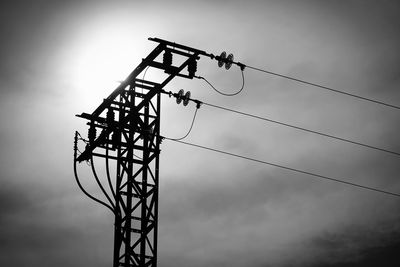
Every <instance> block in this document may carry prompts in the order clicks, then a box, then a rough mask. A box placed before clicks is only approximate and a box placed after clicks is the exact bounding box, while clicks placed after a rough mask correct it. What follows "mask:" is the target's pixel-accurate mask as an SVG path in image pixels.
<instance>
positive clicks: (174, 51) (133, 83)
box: [77, 38, 211, 162]
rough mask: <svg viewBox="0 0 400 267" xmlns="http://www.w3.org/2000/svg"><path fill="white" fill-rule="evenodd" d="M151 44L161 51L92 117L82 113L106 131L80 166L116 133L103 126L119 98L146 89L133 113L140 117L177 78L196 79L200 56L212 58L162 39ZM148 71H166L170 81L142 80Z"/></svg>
mask: <svg viewBox="0 0 400 267" xmlns="http://www.w3.org/2000/svg"><path fill="white" fill-rule="evenodd" d="M149 40H151V41H154V42H157V43H158V45H157V47H156V48H154V50H153V51H152V52H151V53H150V54H149V55H148V56H147V57H146V58H144V59H143V60H142V62H141V63H140V64H139V65H138V66H137V67H136V68H135V69H134V70H133V71H132V72H131V73H130V74H129V75H128V77H127V78H126V79H125V80H124V81H122V82H121V83H120V85H119V86H118V87H117V88H115V89H114V91H113V92H112V93H111V94H110V95H109V96H108V97H107V98H105V99H104V101H103V103H101V104H100V105H99V106H98V107H97V108H96V109H95V110H94V111H93V112H92V113H91V114H89V113H82V114H80V115H77V117H81V118H84V119H87V120H88V121H89V122H88V124H89V125H94V126H95V127H97V128H102V129H103V130H102V132H101V133H100V134H99V136H95V137H93V136H92V138H91V142H90V143H89V144H88V145H87V146H86V148H85V150H84V151H83V152H82V153H81V154H80V155H79V156H78V158H77V161H78V162H82V161H85V160H88V159H90V157H91V155H92V152H93V150H95V149H96V148H97V147H101V145H102V144H104V142H105V140H106V137H107V136H109V135H110V134H112V132H113V131H114V130H115V128H113V127H102V126H107V125H106V124H107V110H108V109H110V108H112V106H113V103H115V102H116V99H117V97H119V96H123V95H125V93H126V90H129V88H132V87H135V88H141V89H143V93H142V95H141V98H142V101H141V102H140V103H138V104H137V105H136V106H135V107H133V108H134V109H135V110H133V112H135V113H137V114H139V112H140V110H141V109H142V108H143V107H144V106H145V105H146V104H147V103H148V102H149V101H151V99H152V98H153V97H154V96H156V95H157V94H160V93H162V92H163V88H164V87H165V86H166V85H167V84H168V83H169V82H170V81H171V80H172V79H173V78H175V77H182V78H187V79H193V77H195V74H196V71H197V60H198V59H199V56H200V55H203V56H209V57H211V55H210V54H207V53H206V52H204V51H201V50H198V49H195V48H191V47H188V46H184V45H181V44H177V43H172V42H169V41H165V40H162V39H158V38H149ZM162 53H164V54H163V57H162V60H157V59H159V58H160V57H159V56H160V55H161V54H162ZM174 55H179V57H181V58H182V57H183V58H184V60H183V62H182V63H180V64H177V65H174V64H173V56H174ZM148 67H152V68H156V69H160V70H162V71H164V73H166V74H167V76H166V78H165V79H163V80H162V81H161V82H152V81H146V80H143V79H139V78H138V77H140V74H141V73H142V72H143V71H145V69H146V68H148ZM125 123H128V122H127V121H126V122H125V121H119V124H120V125H124V124H125Z"/></svg>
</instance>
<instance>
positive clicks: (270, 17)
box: [0, 0, 400, 267]
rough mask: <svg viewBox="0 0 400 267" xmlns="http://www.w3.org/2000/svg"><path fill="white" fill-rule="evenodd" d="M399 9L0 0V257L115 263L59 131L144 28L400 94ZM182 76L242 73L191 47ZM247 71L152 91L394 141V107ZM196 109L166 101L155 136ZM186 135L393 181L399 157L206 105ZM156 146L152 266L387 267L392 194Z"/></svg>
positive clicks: (342, 84) (397, 245)
mask: <svg viewBox="0 0 400 267" xmlns="http://www.w3.org/2000/svg"><path fill="white" fill-rule="evenodd" d="M399 12H400V4H399V3H398V1H395V0H393V1H361V0H360V1H104V2H102V1H87V2H86V1H40V0H39V1H2V2H1V4H0V14H1V16H0V20H1V23H0V29H1V36H2V37H1V42H0V53H1V60H0V86H1V87H0V88H1V91H0V118H1V124H0V147H1V157H0V170H1V176H0V178H1V186H0V214H1V217H0V266H40V267H47V266H61V267H67V266H75V267H83V266H85V267H86V266H104V267H105V266H111V265H112V251H113V223H114V220H113V216H112V215H111V214H110V212H109V211H108V210H106V209H105V208H104V207H102V206H99V205H98V204H97V203H95V202H93V201H91V200H90V199H88V198H86V197H85V195H84V194H83V193H82V192H81V191H80V190H79V188H78V186H77V185H76V183H75V180H74V177H73V170H72V159H73V135H74V131H75V130H78V131H80V132H81V133H82V135H86V133H87V126H86V125H85V122H84V121H83V120H82V119H79V118H77V117H75V114H80V113H82V112H87V113H91V112H92V111H93V110H94V109H95V108H96V107H97V106H98V105H99V104H100V103H101V102H102V100H103V98H106V97H107V96H108V95H109V94H110V93H111V92H112V91H113V90H114V88H115V87H116V86H117V85H118V82H119V81H121V80H123V79H124V78H125V77H126V75H127V74H128V73H130V72H131V71H132V70H133V69H134V68H135V67H136V66H137V65H138V64H139V63H140V62H141V60H142V58H144V57H146V56H147V55H148V53H150V51H152V49H153V48H154V47H155V46H156V43H154V42H151V41H149V40H148V37H158V38H162V39H166V40H169V41H172V42H177V43H180V44H184V45H188V46H191V47H194V48H197V49H201V50H205V51H207V52H209V53H213V54H219V53H221V52H222V51H226V52H227V53H233V54H234V56H235V60H238V61H240V62H242V63H244V64H247V65H249V66H254V67H258V68H262V69H265V70H269V71H273V72H277V73H280V74H283V75H288V76H292V77H296V78H301V79H304V80H307V81H310V82H314V83H318V84H322V85H325V86H329V87H332V88H335V89H339V90H342V91H345V92H348V93H351V94H357V95H361V96H364V97H367V98H372V99H376V100H379V101H382V102H385V103H390V104H393V105H397V106H400V91H399V85H400V73H399V70H400V53H399V47H400V39H399V36H400V17H399V15H398V14H399ZM151 75H152V74H151V73H149V79H150V78H151ZM197 75H200V76H203V77H205V78H206V79H207V80H208V81H210V83H212V84H213V85H214V86H215V87H216V88H217V89H219V90H220V91H223V92H225V93H233V92H235V91H237V90H238V89H239V88H240V86H241V83H242V78H241V75H240V70H239V68H238V67H237V66H233V67H232V68H231V69H230V70H229V71H227V70H225V69H223V68H219V67H218V65H217V62H216V61H215V60H211V59H209V58H204V57H203V58H201V59H200V60H199V64H198V70H197ZM244 77H245V87H244V90H243V91H242V92H241V93H240V94H238V95H237V96H234V97H225V96H222V95H220V94H218V93H217V92H215V91H214V90H213V89H212V88H211V87H210V86H209V85H208V84H207V83H205V82H204V81H203V80H199V79H193V80H188V79H182V78H176V79H174V81H173V82H171V83H170V84H169V85H168V86H167V87H166V88H165V89H166V90H168V91H169V90H170V91H173V92H177V91H178V90H179V89H181V88H183V89H184V90H185V91H187V90H190V91H191V93H192V97H193V98H195V99H199V100H201V101H204V102H207V103H212V104H215V105H219V106H223V107H227V108H231V109H235V110H240V111H243V112H247V113H251V114H255V115H258V116H261V117H265V118H269V119H273V120H277V121H281V122H284V123H287V124H291V125H296V126H299V127H303V128H307V129H311V130H314V131H319V132H323V133H326V134H329V135H334V136H338V137H341V138H345V139H349V140H353V141H356V142H360V143H363V144H368V145H371V146H376V147H379V148H383V149H387V150H391V151H395V152H400V141H399V133H398V131H399V128H400V127H399V125H400V110H399V109H396V108H390V107H387V106H383V105H379V104H375V103H371V102H367V101H363V100H360V99H356V98H352V97H350V96H345V95H341V94H336V93H333V92H330V91H327V90H323V89H320V88H316V87H311V86H307V85H304V84H300V83H296V82H293V81H290V80H285V79H283V78H279V77H276V76H271V75H268V74H266V73H262V72H258V71H255V70H252V69H250V68H246V69H245V70H244ZM194 111H195V105H194V104H190V105H188V106H187V107H183V106H182V105H179V106H178V105H176V103H175V101H174V99H173V98H168V96H163V100H162V111H161V126H162V128H161V134H162V135H164V136H168V137H171V138H175V137H180V136H182V135H184V134H185V133H186V132H187V130H188V128H189V126H190V123H191V121H192V118H193V113H194ZM185 141H186V142H189V143H195V144H200V145H204V146H208V147H212V148H216V149H220V150H223V151H227V152H230V153H236V154H240V155H243V156H247V157H251V158H256V159H259V160H262V161H266V162H271V163H275V164H280V165H283V166H287V167H291V168H296V169H300V170H304V171H307V172H312V173H316V174H320V175H324V176H328V177H332V178H337V179H341V180H345V181H348V182H351V183H357V184H361V185H365V186H369V187H373V188H377V189H381V190H385V191H390V192H393V193H396V194H399V193H400V181H399V171H400V157H399V156H398V155H395V154H390V153H386V152H383V151H377V150H374V149H369V148H366V147H362V146H358V145H354V144H350V143H345V142H342V141H339V140H334V139H331V138H327V137H323V136H319V135H315V134H312V133H308V132H304V131H299V130H296V129H292V128H288V127H284V126H282V125H278V124H274V123H268V122H265V121H261V120H256V119H251V118H248V117H244V116H240V115H238V114H235V113H232V112H228V111H224V110H220V109H215V108H212V107H209V106H206V105H203V106H202V107H201V108H200V109H199V110H198V113H197V118H196V121H195V123H194V126H193V129H192V132H191V133H190V135H189V136H188V137H187V138H186V139H185ZM161 149H162V152H161V165H160V197H159V211H160V213H159V249H158V265H159V266H163V267H170V266H171V267H172V266H193V267H200V266H232V267H239V266H256V267H258V266H260V267H261V266H277V267H289V266H300V267H302V266H400V265H399V264H400V260H399V257H398V256H396V253H398V251H399V249H400V242H399V240H400V220H399V219H400V198H399V197H396V196H392V195H387V194H383V193H378V192H375V191H370V190H365V189H362V188H357V187H353V186H350V185H345V184H340V183H336V182H333V181H328V180H324V179H320V178H316V177H312V176H309V175H305V174H300V173H295V172H291V171H288V170H283V169H280V168H276V167H272V166H267V165H265V164H261V163H257V162H251V161H247V160H244V159H239V158H234V157H231V156H228V155H222V154H218V153H214V152H211V151H205V150H202V149H200V148H196V147H191V146H187V145H184V144H179V143H176V142H172V141H168V140H165V141H164V142H163V143H162V145H161ZM98 165H100V166H101V163H99V164H98ZM79 168H81V169H82V170H84V169H85V168H88V166H87V165H86V164H85V163H82V164H80V166H79ZM83 173H85V171H83ZM83 179H84V184H85V186H87V187H88V188H89V189H90V190H91V192H93V193H96V194H97V195H98V196H101V194H100V191H99V190H98V189H97V188H96V187H95V186H94V183H93V178H92V176H90V175H87V176H86V177H83ZM396 260H397V264H396ZM391 264H392V265H391Z"/></svg>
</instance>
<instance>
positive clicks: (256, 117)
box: [203, 102, 400, 156]
mask: <svg viewBox="0 0 400 267" xmlns="http://www.w3.org/2000/svg"><path fill="white" fill-rule="evenodd" d="M203 104H204V105H207V106H210V107H213V108H218V109H222V110H225V111H229V112H233V113H236V114H240V115H243V116H247V117H251V118H254V119H258V120H263V121H267V122H271V123H275V124H279V125H282V126H285V127H290V128H293V129H296V130H301V131H304V132H309V133H313V134H317V135H320V136H324V137H328V138H332V139H336V140H339V141H343V142H347V143H350V144H354V145H358V146H363V147H366V148H370V149H374V150H378V151H382V152H386V153H389V154H393V155H396V156H400V153H399V152H395V151H392V150H388V149H384V148H380V147H376V146H372V145H368V144H363V143H360V142H356V141H352V140H349V139H346V138H342V137H338V136H334V135H330V134H326V133H322V132H319V131H314V130H310V129H307V128H303V127H299V126H295V125H291V124H288V123H284V122H280V121H277V120H272V119H268V118H265V117H261V116H257V115H253V114H250V113H246V112H242V111H238V110H234V109H230V108H226V107H221V106H218V105H214V104H210V103H206V102H203Z"/></svg>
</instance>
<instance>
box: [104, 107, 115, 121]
mask: <svg viewBox="0 0 400 267" xmlns="http://www.w3.org/2000/svg"><path fill="white" fill-rule="evenodd" d="M106 120H107V123H111V122H113V121H114V120H115V113H114V110H113V109H112V108H109V109H108V111H107V118H106Z"/></svg>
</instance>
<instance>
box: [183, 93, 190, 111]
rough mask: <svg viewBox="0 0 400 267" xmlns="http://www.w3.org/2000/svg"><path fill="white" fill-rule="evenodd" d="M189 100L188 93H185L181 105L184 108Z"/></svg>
mask: <svg viewBox="0 0 400 267" xmlns="http://www.w3.org/2000/svg"><path fill="white" fill-rule="evenodd" d="M189 100H190V91H187V92H186V94H185V96H184V97H183V105H184V106H185V107H186V106H187V105H188V104H189Z"/></svg>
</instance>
